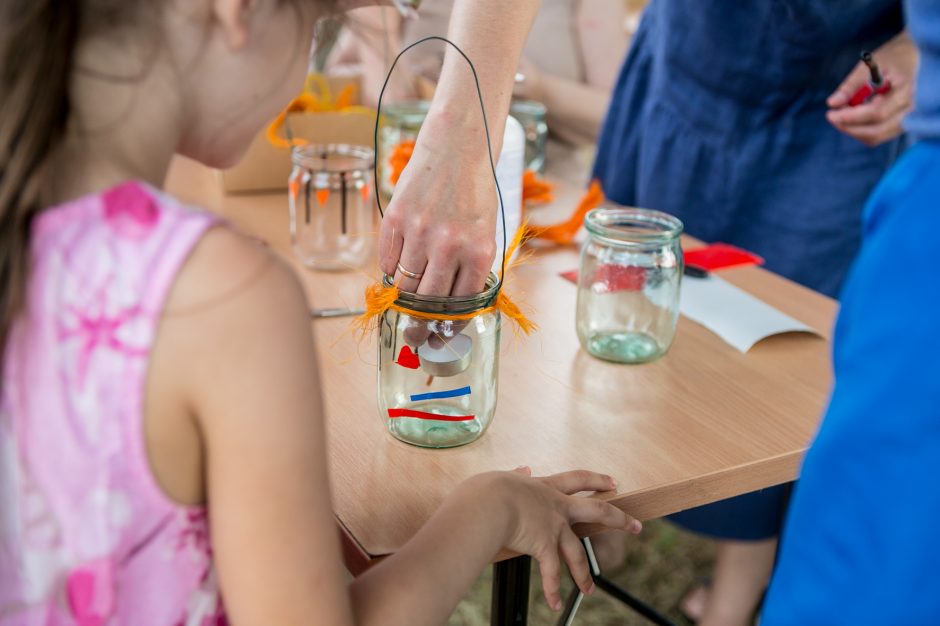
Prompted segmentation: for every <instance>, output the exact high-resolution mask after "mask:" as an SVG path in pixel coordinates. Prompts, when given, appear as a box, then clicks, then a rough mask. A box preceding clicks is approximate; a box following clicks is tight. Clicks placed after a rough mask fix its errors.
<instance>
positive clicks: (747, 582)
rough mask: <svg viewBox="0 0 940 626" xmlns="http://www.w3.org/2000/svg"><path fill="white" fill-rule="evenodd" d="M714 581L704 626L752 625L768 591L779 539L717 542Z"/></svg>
mask: <svg viewBox="0 0 940 626" xmlns="http://www.w3.org/2000/svg"><path fill="white" fill-rule="evenodd" d="M717 548H718V549H717V553H716V558H715V569H714V579H713V581H712V586H711V589H710V590H709V592H708V598H707V601H706V602H705V611H704V614H703V615H702V616H701V619H700V620H699V625H700V626H749V625H750V624H752V623H753V618H754V611H755V610H756V609H757V605H758V603H759V602H760V600H761V597H762V596H763V593H764V591H765V590H766V589H767V584H768V582H770V574H771V571H772V570H773V566H774V556H775V552H776V549H777V540H776V539H768V540H765V541H719V542H717Z"/></svg>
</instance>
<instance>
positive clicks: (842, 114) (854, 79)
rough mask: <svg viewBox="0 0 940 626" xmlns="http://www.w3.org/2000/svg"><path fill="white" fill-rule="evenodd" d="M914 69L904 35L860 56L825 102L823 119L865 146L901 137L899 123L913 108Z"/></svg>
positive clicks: (909, 44) (914, 61) (911, 48)
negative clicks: (825, 111)
mask: <svg viewBox="0 0 940 626" xmlns="http://www.w3.org/2000/svg"><path fill="white" fill-rule="evenodd" d="M866 57H867V59H866ZM916 69H917V49H916V48H915V46H914V44H913V42H912V41H911V40H910V37H909V36H908V35H907V33H906V32H905V33H901V34H900V35H898V36H896V37H894V38H893V39H891V40H890V41H888V42H887V43H886V44H884V45H883V46H881V47H880V48H878V49H877V50H875V52H874V54H868V53H867V52H866V53H863V58H862V60H860V61H859V62H858V64H857V65H856V66H855V69H853V70H852V71H851V72H850V73H849V75H848V76H847V77H846V79H845V80H844V81H843V82H842V84H841V85H839V87H838V88H837V89H836V90H835V91H834V92H833V93H832V95H831V96H829V99H828V100H827V101H826V103H827V104H828V105H829V112H828V113H827V114H826V118H827V119H828V120H829V123H831V124H832V125H833V126H835V127H836V128H837V129H838V130H840V131H841V132H843V133H845V134H847V135H849V136H851V137H854V138H855V139H858V140H859V141H861V142H862V143H864V144H866V145H868V146H877V145H879V144H881V143H884V142H885V141H889V140H891V139H894V138H895V137H897V136H898V135H900V134H901V132H902V129H901V122H902V120H903V118H904V116H905V115H906V114H907V113H908V111H910V110H911V107H912V105H913V93H914V74H915V72H916Z"/></svg>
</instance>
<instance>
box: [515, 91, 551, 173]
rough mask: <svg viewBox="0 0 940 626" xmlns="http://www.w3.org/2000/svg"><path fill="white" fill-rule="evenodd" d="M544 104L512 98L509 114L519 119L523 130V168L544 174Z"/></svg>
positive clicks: (545, 134) (545, 132) (545, 136)
mask: <svg viewBox="0 0 940 626" xmlns="http://www.w3.org/2000/svg"><path fill="white" fill-rule="evenodd" d="M545 113H546V111H545V105H544V104H542V103H541V102H536V101H534V100H514V101H513V103H512V105H510V107H509V115H511V116H512V117H514V118H516V119H517V120H519V123H520V124H522V129H523V130H524V131H525V168H526V169H527V170H533V171H535V172H538V173H539V174H540V175H541V174H545V142H546V141H547V140H548V124H546V123H545Z"/></svg>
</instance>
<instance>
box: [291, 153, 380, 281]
mask: <svg viewBox="0 0 940 626" xmlns="http://www.w3.org/2000/svg"><path fill="white" fill-rule="evenodd" d="M373 158H374V152H373V151H372V149H371V148H367V147H365V146H352V145H347V144H329V145H307V146H298V147H295V148H294V149H293V151H292V152H291V159H292V160H293V163H294V168H293V170H292V171H291V175H290V179H289V181H288V187H289V198H290V234H291V242H292V244H293V247H294V252H295V254H296V255H297V257H298V258H299V259H300V260H301V261H302V262H303V264H304V265H306V266H307V267H311V268H314V269H325V270H341V269H351V268H356V267H360V266H362V265H363V264H364V263H365V262H366V261H367V260H368V259H369V256H370V253H371V251H372V241H373V239H374V233H375V231H376V228H377V225H376V221H375V216H376V211H375V210H374V206H375V199H374V198H373V196H372V160H373Z"/></svg>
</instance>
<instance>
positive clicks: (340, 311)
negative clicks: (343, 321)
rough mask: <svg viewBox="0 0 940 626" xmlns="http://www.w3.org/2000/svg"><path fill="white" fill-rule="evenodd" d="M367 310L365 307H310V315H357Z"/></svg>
mask: <svg viewBox="0 0 940 626" xmlns="http://www.w3.org/2000/svg"><path fill="white" fill-rule="evenodd" d="M365 312H366V310H365V309H350V308H346V307H334V308H327V309H310V317H312V318H313V319H321V318H326V317H352V316H355V315H362V314H363V313H365Z"/></svg>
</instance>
